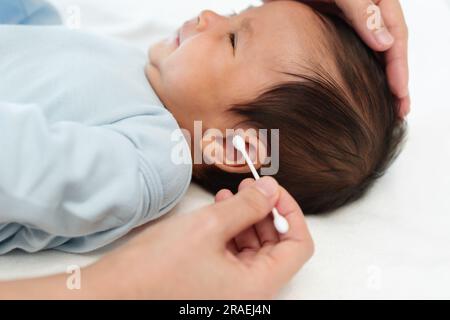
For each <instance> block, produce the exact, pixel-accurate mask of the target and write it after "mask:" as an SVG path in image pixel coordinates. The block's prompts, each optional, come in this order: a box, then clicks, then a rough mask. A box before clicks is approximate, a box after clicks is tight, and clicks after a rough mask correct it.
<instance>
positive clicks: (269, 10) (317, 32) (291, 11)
mask: <svg viewBox="0 0 450 320" xmlns="http://www.w3.org/2000/svg"><path fill="white" fill-rule="evenodd" d="M242 18H243V19H244V18H245V19H250V20H251V24H252V27H253V29H254V39H253V40H254V41H253V46H252V47H251V48H249V51H250V52H249V59H252V57H253V58H257V57H259V59H260V63H264V64H265V65H266V66H267V67H271V68H277V69H282V70H286V69H288V70H291V69H292V66H293V64H294V65H296V66H299V65H310V64H311V63H312V62H313V61H316V60H318V59H319V60H323V59H326V58H327V55H330V52H329V51H328V50H326V48H325V47H326V46H324V43H326V41H327V40H326V36H325V32H326V30H325V28H324V24H323V21H322V19H321V17H320V15H319V14H318V13H317V12H316V11H314V10H313V9H311V8H310V7H309V6H306V5H304V4H301V3H297V2H295V1H275V2H270V3H268V4H266V5H263V6H261V7H258V8H254V9H251V10H248V11H246V12H244V13H242ZM255 61H257V59H255Z"/></svg>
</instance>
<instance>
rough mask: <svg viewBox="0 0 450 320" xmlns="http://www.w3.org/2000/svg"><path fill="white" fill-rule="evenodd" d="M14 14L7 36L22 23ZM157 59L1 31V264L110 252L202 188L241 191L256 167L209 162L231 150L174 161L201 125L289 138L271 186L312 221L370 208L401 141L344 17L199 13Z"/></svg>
mask: <svg viewBox="0 0 450 320" xmlns="http://www.w3.org/2000/svg"><path fill="white" fill-rule="evenodd" d="M13 2H16V1H12V0H5V1H4V2H2V5H0V6H6V7H5V8H7V7H8V3H9V4H11V3H13ZM20 2H21V3H22V4H25V7H27V5H34V4H35V3H36V2H37V3H41V4H42V2H40V1H36V0H22V1H20ZM5 8H1V7H0V12H1V14H0V23H8V24H20V23H23V22H22V21H21V20H20V19H17V18H16V20H15V21H12V22H11V21H5V16H8V15H7V14H6V13H7V12H8V10H16V9H14V8H13V9H11V8H9V9H8V10H6V9H5ZM22 8H23V7H22ZM29 9H30V8H28V10H27V11H28V13H29V12H38V11H33V10H31V11H30V10H29ZM17 10H18V9H17ZM16 13H17V12H16ZM2 15H3V17H2ZM11 16H14V15H9V17H11ZM16 16H19V17H20V15H16ZM2 19H3V20H2ZM27 19H29V17H27ZM41 23H42V22H41ZM149 56H150V57H149V59H147V58H146V57H145V55H143V54H142V53H141V52H140V51H139V50H136V49H134V48H131V47H129V46H128V45H126V44H125V43H122V42H119V41H117V40H113V39H109V38H105V37H98V36H94V35H89V34H85V33H82V32H75V31H70V30H68V29H66V28H64V27H59V26H52V27H50V26H23V25H2V26H0V74H1V78H0V126H1V127H2V130H3V131H2V132H3V135H2V137H0V145H1V150H2V156H1V157H0V254H2V253H6V252H9V251H11V250H13V249H22V250H25V251H29V252H34V251H38V250H43V249H51V248H54V249H58V250H63V251H68V252H86V251H91V250H94V249H97V248H99V247H102V246H104V245H106V244H108V243H110V242H112V241H113V240H115V239H117V238H119V237H121V236H123V235H125V234H126V233H128V232H129V231H130V230H131V229H133V228H135V227H137V226H139V225H142V224H144V223H147V222H148V221H150V220H153V219H156V218H158V217H160V216H161V215H163V214H164V213H166V212H168V211H169V210H171V209H172V208H173V207H174V206H175V205H176V203H178V202H179V200H180V199H181V197H182V196H183V194H184V193H185V191H186V189H187V187H188V185H189V182H190V179H191V176H193V177H194V178H195V180H196V181H198V182H199V183H200V184H202V185H203V186H205V187H206V188H207V189H209V190H211V191H218V190H219V189H221V188H230V189H232V190H235V189H236V186H237V185H238V184H239V182H241V180H242V179H244V178H245V177H248V176H250V174H249V171H250V170H249V168H248V167H247V166H246V165H244V164H241V165H237V164H236V163H233V162H227V161H225V162H223V161H221V160H222V159H219V157H217V159H216V158H215V157H214V155H215V154H224V153H225V151H224V152H222V153H221V152H218V153H215V154H214V155H213V156H212V158H211V155H209V157H210V159H209V160H210V161H209V162H208V164H206V163H201V164H197V163H195V164H193V163H192V162H191V157H189V161H187V162H184V163H175V162H174V161H173V158H172V153H173V150H174V149H175V148H177V147H179V143H178V141H174V140H173V139H172V136H173V133H174V132H175V131H176V130H177V129H179V128H183V129H186V130H188V132H190V133H191V135H189V136H186V139H185V140H183V143H182V151H183V152H185V153H188V154H192V155H194V154H195V153H196V152H203V151H204V150H206V149H207V147H208V144H209V143H212V142H211V141H209V140H207V139H204V138H203V136H202V137H200V138H198V139H199V141H191V139H192V140H194V139H197V137H196V135H195V134H194V131H195V128H194V122H196V121H201V123H202V130H203V131H206V130H209V129H216V130H219V131H220V132H224V137H225V136H226V134H225V131H226V130H227V129H244V130H245V129H252V128H254V129H279V135H280V139H279V171H278V173H277V174H276V175H275V177H276V178H277V179H278V180H279V182H280V184H281V185H283V186H284V187H286V189H288V191H289V192H291V193H292V194H293V195H294V196H295V197H296V199H297V200H298V201H299V202H300V204H301V205H302V207H303V209H304V210H305V212H306V213H319V212H324V211H329V210H332V209H335V208H338V207H340V206H342V205H344V204H346V203H348V202H350V201H352V200H355V199H357V198H359V197H360V196H361V195H362V194H363V193H364V191H365V190H367V189H368V187H369V186H370V185H371V184H372V183H373V182H374V181H375V179H376V178H378V177H379V176H381V175H382V174H383V172H384V171H385V169H386V167H387V166H388V165H389V164H390V162H391V161H392V159H393V158H394V156H395V155H396V154H397V151H398V146H399V143H400V142H401V141H402V138H403V135H404V131H405V129H404V124H403V122H402V121H401V120H399V119H398V118H397V116H396V114H397V110H396V103H395V100H394V98H393V96H392V94H391V93H390V91H389V88H388V84H387V80H386V75H385V73H384V71H383V66H382V64H381V62H380V61H379V60H378V58H377V56H376V55H375V54H374V53H373V52H371V51H370V50H369V49H368V48H367V47H366V46H364V44H363V43H362V42H361V41H360V40H359V38H358V37H357V36H356V35H355V34H354V32H353V31H352V30H351V29H350V28H349V27H348V26H347V25H346V24H345V23H343V22H342V21H340V20H339V19H338V18H335V17H332V16H326V15H323V14H319V13H318V12H316V11H314V10H312V9H311V8H309V7H307V6H305V5H302V4H299V3H296V2H294V1H276V2H272V3H269V4H266V5H263V6H261V7H256V8H250V9H248V10H246V11H244V12H242V13H240V14H237V15H233V16H220V15H218V14H216V13H214V12H212V11H204V12H202V13H201V14H200V15H199V16H198V17H197V18H195V19H193V20H191V21H188V22H186V23H185V24H184V25H183V26H182V27H181V28H180V29H179V31H178V32H177V36H176V37H174V39H170V40H165V41H162V42H160V43H158V44H156V45H153V46H152V47H151V49H150V52H149ZM147 60H148V62H146V61H147ZM144 69H145V70H144ZM219 145H220V144H219ZM223 145H225V144H223ZM260 145H261V141H259V140H258V139H256V140H255V139H249V140H248V148H249V149H256V148H258V147H259V146H260ZM189 146H192V148H191V149H189ZM195 146H198V147H197V149H196V147H195ZM265 146H266V148H267V149H268V150H270V149H271V148H270V141H269V142H268V143H267V144H266V145H265ZM264 165H265V164H263V162H262V161H256V166H257V167H258V168H259V169H261V168H262V167H263V166H264Z"/></svg>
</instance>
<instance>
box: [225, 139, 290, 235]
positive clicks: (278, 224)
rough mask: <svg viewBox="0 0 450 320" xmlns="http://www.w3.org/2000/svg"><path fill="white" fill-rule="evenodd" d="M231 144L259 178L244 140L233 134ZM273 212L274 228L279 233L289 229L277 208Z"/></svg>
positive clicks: (257, 177) (257, 178)
mask: <svg viewBox="0 0 450 320" xmlns="http://www.w3.org/2000/svg"><path fill="white" fill-rule="evenodd" d="M233 146H234V147H235V148H236V150H238V151H239V152H240V153H241V154H242V156H243V157H244V159H245V161H246V162H247V165H248V166H249V168H250V170H251V172H252V174H253V176H254V177H255V180H259V179H260V176H259V174H258V171H256V168H255V166H254V165H253V162H252V160H251V159H250V156H249V155H248V153H247V148H246V147H245V141H244V139H243V138H242V137H241V136H234V138H233ZM272 214H273V224H274V226H275V229H277V231H278V232H279V233H281V234H285V233H287V232H288V231H289V223H288V221H287V220H286V218H285V217H283V216H282V215H281V214H280V213H279V212H278V210H277V208H273V209H272Z"/></svg>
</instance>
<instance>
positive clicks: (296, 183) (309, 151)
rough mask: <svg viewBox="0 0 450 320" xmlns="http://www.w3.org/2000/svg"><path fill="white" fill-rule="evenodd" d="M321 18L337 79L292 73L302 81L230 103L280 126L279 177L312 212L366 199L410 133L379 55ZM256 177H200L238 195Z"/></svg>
mask: <svg viewBox="0 0 450 320" xmlns="http://www.w3.org/2000/svg"><path fill="white" fill-rule="evenodd" d="M318 16H319V18H320V19H321V21H322V26H323V29H324V34H325V39H326V42H327V43H328V44H327V50H332V51H331V56H332V59H334V61H333V65H335V68H336V70H337V74H338V77H336V75H332V73H330V72H327V71H326V70H325V68H322V67H320V66H319V65H317V66H313V67H311V68H310V69H311V72H309V74H308V75H299V74H295V73H292V74H291V75H292V76H296V78H298V80H293V81H290V82H286V83H282V84H279V85H277V86H275V87H274V88H271V89H270V90H268V91H266V92H265V93H263V94H262V95H260V96H259V97H258V98H257V99H256V100H254V101H251V102H249V103H243V104H240V105H236V106H234V107H233V108H231V112H234V113H236V114H238V115H240V116H242V117H244V118H245V119H248V122H249V123H252V124H254V125H253V127H255V124H256V127H257V128H261V129H269V128H272V129H279V132H280V139H279V152H280V154H279V172H278V173H277V174H276V175H275V178H276V179H277V180H278V181H279V183H280V185H282V186H283V187H285V188H286V189H287V190H288V191H289V192H290V193H291V194H292V195H293V196H294V198H295V199H296V200H297V201H298V202H299V203H300V205H301V207H302V208H303V210H304V212H305V213H307V214H315V213H321V212H327V211H331V210H334V209H337V208H339V207H341V206H343V205H345V204H348V203H350V202H352V201H355V200H357V199H359V198H360V197H361V196H363V195H364V193H365V192H366V191H367V190H368V189H369V188H370V187H371V186H372V185H373V183H374V182H375V181H376V180H377V179H378V178H379V177H381V176H382V175H383V174H384V173H385V171H386V170H387V168H388V167H389V165H390V164H391V163H392V161H393V160H394V159H395V158H396V156H397V155H398V153H399V151H400V148H401V144H402V141H403V139H404V137H405V134H406V124H405V122H404V121H402V120H401V119H400V118H399V117H398V105H397V101H396V99H395V98H394V96H393V95H392V93H391V91H390V89H389V85H388V81H387V77H386V74H385V71H384V66H383V63H382V62H381V60H380V59H379V57H378V56H377V54H375V53H374V52H373V51H372V50H371V49H370V48H368V47H367V46H366V45H365V44H364V43H363V42H362V41H361V40H360V38H359V37H358V35H357V34H356V33H355V32H354V31H353V29H351V28H350V27H349V26H348V25H347V24H346V23H345V22H344V21H342V20H341V19H340V18H338V17H336V16H332V15H325V14H318ZM328 55H330V54H328ZM336 78H338V79H336ZM269 136H270V134H269ZM250 176H251V175H250V174H230V173H226V172H224V171H221V170H219V169H218V168H216V167H214V166H209V167H207V168H206V169H205V170H203V171H202V172H200V173H198V174H197V176H196V177H194V178H195V179H196V180H197V181H198V182H199V183H200V184H201V185H203V186H204V187H206V188H207V189H208V190H210V191H212V192H217V191H219V190H220V189H223V188H228V189H230V190H232V191H233V192H236V189H237V186H238V185H239V183H240V182H241V181H242V180H243V179H245V178H247V177H250Z"/></svg>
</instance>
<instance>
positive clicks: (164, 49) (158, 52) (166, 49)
mask: <svg viewBox="0 0 450 320" xmlns="http://www.w3.org/2000/svg"><path fill="white" fill-rule="evenodd" d="M178 46H179V44H178V39H177V37H171V38H167V39H164V40H161V41H159V42H157V43H155V44H153V45H151V46H150V49H149V51H148V58H149V63H150V64H152V65H154V66H155V67H158V66H160V65H161V63H162V62H163V61H164V60H165V59H166V58H167V57H169V56H170V55H171V54H172V53H173V52H174V51H175V50H176V49H177V48H178Z"/></svg>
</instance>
